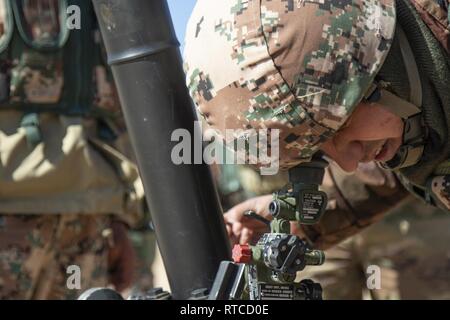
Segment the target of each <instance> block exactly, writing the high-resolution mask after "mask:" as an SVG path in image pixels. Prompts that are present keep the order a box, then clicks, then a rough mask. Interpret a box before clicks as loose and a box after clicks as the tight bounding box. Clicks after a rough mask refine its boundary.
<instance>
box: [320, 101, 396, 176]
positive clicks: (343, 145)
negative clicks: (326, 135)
mask: <svg viewBox="0 0 450 320" xmlns="http://www.w3.org/2000/svg"><path fill="white" fill-rule="evenodd" d="M402 135H403V121H402V119H401V118H400V117H398V116H397V115H395V114H393V113H391V112H389V111H387V110H386V109H385V108H383V107H382V106H381V105H379V104H376V103H371V104H368V103H361V104H359V105H358V106H357V108H356V109H355V111H354V112H353V114H352V115H351V117H350V118H349V120H348V121H347V123H346V125H345V126H344V127H343V128H341V129H340V130H339V131H338V132H337V133H336V134H335V135H334V136H333V138H332V139H330V140H328V141H327V142H326V143H324V144H323V146H322V150H323V151H324V152H325V154H326V155H328V156H329V157H330V158H332V159H333V160H334V161H336V163H337V164H338V165H339V166H340V167H341V168H342V169H343V170H345V171H347V172H352V171H355V170H356V168H357V167H358V164H359V163H360V162H371V161H378V162H386V161H389V160H391V159H392V158H393V157H394V155H395V153H396V152H397V150H398V148H399V147H400V145H401V144H402Z"/></svg>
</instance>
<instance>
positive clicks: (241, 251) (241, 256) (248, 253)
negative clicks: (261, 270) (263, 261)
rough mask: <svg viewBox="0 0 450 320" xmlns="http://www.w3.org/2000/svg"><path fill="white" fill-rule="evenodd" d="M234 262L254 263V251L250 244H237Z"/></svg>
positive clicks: (234, 251) (234, 250) (234, 249)
mask: <svg viewBox="0 0 450 320" xmlns="http://www.w3.org/2000/svg"><path fill="white" fill-rule="evenodd" d="M233 261H234V262H236V263H250V262H251V261H252V249H251V248H250V246H249V245H248V244H243V245H240V244H236V245H234V247H233Z"/></svg>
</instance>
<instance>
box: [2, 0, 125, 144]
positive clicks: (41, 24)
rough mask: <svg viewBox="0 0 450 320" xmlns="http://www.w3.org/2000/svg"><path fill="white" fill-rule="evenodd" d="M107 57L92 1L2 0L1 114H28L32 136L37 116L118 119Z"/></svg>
mask: <svg viewBox="0 0 450 320" xmlns="http://www.w3.org/2000/svg"><path fill="white" fill-rule="evenodd" d="M74 6H76V7H74ZM74 8H75V9H74ZM78 8H79V12H78ZM68 9H69V12H68ZM75 15H78V16H75ZM68 18H69V19H68ZM71 19H72V20H71ZM76 19H79V23H78V24H77V23H76V22H77V20H76ZM104 56H105V55H104V53H103V51H102V46H101V37H100V33H99V30H98V27H97V23H96V19H95V14H94V11H93V8H92V4H91V2H90V1H86V0H39V1H37V0H0V110H2V109H6V108H9V109H11V108H12V109H17V110H21V111H24V112H25V114H26V116H25V117H24V121H23V126H24V127H27V128H28V129H30V133H31V135H32V134H33V126H35V125H37V124H36V123H35V122H36V121H37V118H38V117H35V116H33V114H34V113H39V112H56V113H59V114H63V115H69V116H83V117H97V118H110V117H117V116H118V114H119V110H120V107H119V103H118V99H117V95H116V92H115V88H114V86H113V80H112V76H111V73H110V72H109V69H108V68H107V67H106V65H107V64H106V61H105V58H104Z"/></svg>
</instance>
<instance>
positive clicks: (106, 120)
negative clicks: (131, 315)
mask: <svg viewBox="0 0 450 320" xmlns="http://www.w3.org/2000/svg"><path fill="white" fill-rule="evenodd" d="M68 3H69V4H77V5H78V6H79V7H81V8H82V9H81V10H82V12H81V24H82V27H83V28H84V29H83V28H81V29H80V30H70V31H68V30H65V29H64V27H65V26H66V21H65V18H64V17H65V14H64V15H63V14H60V11H58V9H61V10H63V12H64V13H65V7H60V6H61V5H65V4H66V2H65V1H62V2H61V1H55V0H48V1H47V2H46V3H44V1H39V2H29V3H28V7H27V6H25V5H24V7H23V8H22V7H20V6H21V5H22V3H19V2H10V1H0V24H1V26H2V28H0V65H1V68H0V78H1V81H0V83H1V88H0V89H1V90H0V91H1V95H2V96H1V101H0V298H2V299H63V298H69V299H72V298H76V297H77V296H78V295H79V293H80V292H81V291H83V290H86V289H87V288H90V287H95V286H106V285H108V283H109V279H108V268H110V267H111V266H108V253H109V250H110V249H111V248H112V247H113V246H114V242H113V241H112V240H113V236H114V235H113V234H112V233H111V232H112V231H111V229H110V227H111V223H112V221H113V220H114V221H122V222H124V223H127V224H129V225H134V224H135V223H136V221H138V220H139V219H140V218H141V217H142V214H143V210H144V206H143V187H142V185H141V182H140V180H139V175H138V171H137V167H136V165H135V164H134V163H133V161H131V160H129V157H127V156H125V155H124V154H128V155H129V156H130V147H129V142H128V138H127V134H126V131H125V127H124V123H123V120H122V118H121V116H120V111H119V110H120V106H119V102H118V98H117V93H116V91H115V88H114V85H113V81H112V75H111V74H110V72H109V71H108V69H107V67H106V64H105V59H104V57H102V52H101V44H100V36H99V32H98V30H95V28H94V25H95V23H94V22H92V20H91V19H93V11H92V9H90V7H89V5H90V4H89V3H88V2H84V1H83V2H77V1H75V0H74V1H69V2H68ZM40 6H43V7H40ZM37 7H39V8H37ZM55 8H56V9H55ZM22 9H23V11H20V10H22ZM53 9H55V10H56V11H55V12H53V11H52V10H53ZM42 10H43V11H42ZM49 10H50V11H49ZM83 10H86V11H83ZM89 10H91V11H89ZM37 12H39V14H44V13H45V14H48V15H49V16H46V18H45V19H33V17H34V18H36V13H37ZM13 13H14V15H13ZM20 13H22V14H20ZM19 18H20V19H22V20H20V19H19ZM51 18H55V19H56V22H55V21H53V20H52V19H51ZM27 19H28V20H27ZM57 19H62V20H61V21H59V24H58V20H57ZM24 21H27V22H28V23H29V24H30V25H27V26H26V27H24V25H22V28H19V27H18V25H19V24H20V23H22V24H23V23H24ZM52 21H53V22H54V23H53V24H52V23H51V22H52ZM35 23H36V24H35ZM27 27H29V28H27ZM69 33H70V37H69ZM41 36H42V37H43V38H42V39H40V38H39V37H41ZM47 37H50V38H51V37H55V39H57V41H56V40H55V41H54V42H55V43H54V44H53V49H54V50H43V49H42V46H44V47H45V46H46V45H48V42H47V40H48V38H47ZM82 37H85V38H84V40H85V41H83V42H82V43H80V41H81V40H80V39H81V38H82ZM35 40H36V41H39V40H41V42H40V43H38V42H36V41H35ZM44 49H45V48H44ZM79 59H81V60H79ZM83 59H84V60H83ZM82 77H85V78H84V80H85V81H84V80H83V81H80V79H82ZM77 79H78V80H77ZM77 81H78V82H77ZM89 108H91V109H89ZM89 110H91V111H89ZM89 112H90V113H89ZM27 116H31V120H27V121H25V119H27V118H26V117H27ZM71 265H77V266H79V267H80V269H81V290H69V289H68V287H67V284H66V281H67V279H68V277H69V276H70V275H69V274H67V273H66V270H67V268H68V267H69V266H71Z"/></svg>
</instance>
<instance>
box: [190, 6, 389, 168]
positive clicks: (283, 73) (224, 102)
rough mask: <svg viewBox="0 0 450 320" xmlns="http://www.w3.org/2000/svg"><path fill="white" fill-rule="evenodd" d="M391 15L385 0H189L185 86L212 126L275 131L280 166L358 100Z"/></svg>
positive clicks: (385, 48) (310, 147)
mask: <svg viewBox="0 0 450 320" xmlns="http://www.w3.org/2000/svg"><path fill="white" fill-rule="evenodd" d="M395 21H396V19H395V4H394V1H393V0H353V1H352V0H317V1H316V0H313V1H306V0H198V1H197V5H196V7H195V9H194V11H193V14H192V16H191V19H190V22H189V25H188V30H187V34H186V43H185V52H184V59H185V70H186V75H187V85H188V88H189V91H190V94H191V96H192V98H193V100H194V102H195V103H196V105H197V106H198V109H199V112H200V114H202V115H203V116H204V117H205V119H206V121H207V122H208V124H209V125H211V126H212V127H213V128H215V129H217V130H218V131H219V132H222V133H223V132H225V129H235V130H236V129H242V132H244V133H245V131H250V130H255V129H256V130H257V129H279V130H280V141H279V147H280V159H279V160H280V166H281V167H282V168H289V167H292V166H294V165H296V164H298V163H300V162H302V161H306V160H309V159H310V158H311V156H312V155H313V154H314V153H315V152H316V151H317V150H318V149H319V148H320V145H321V144H322V143H323V142H324V141H326V140H327V139H328V138H330V137H331V136H332V135H333V134H334V133H335V132H336V131H337V130H338V129H339V128H340V127H341V126H342V125H343V124H344V122H345V121H346V120H347V118H348V117H349V115H350V114H351V113H352V111H353V110H354V108H355V107H356V105H357V104H358V103H359V102H360V101H361V99H362V98H363V96H364V94H365V92H366V91H367V90H368V89H369V87H370V85H371V84H372V82H373V80H374V78H375V76H376V74H377V72H378V71H379V69H380V67H381V66H382V64H383V62H384V59H385V58H386V56H387V54H388V52H389V49H390V46H391V43H392V39H393V37H394V30H395ZM237 138H239V136H238V135H236V136H235V137H234V139H237Z"/></svg>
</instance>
